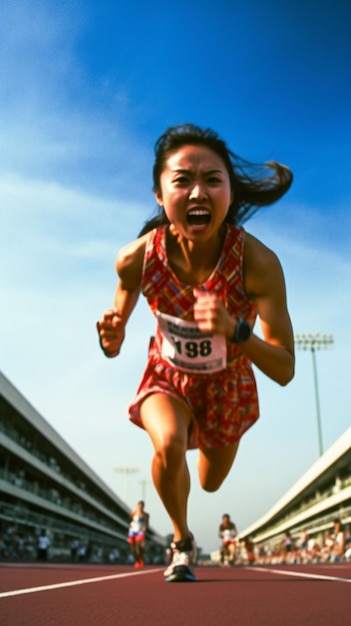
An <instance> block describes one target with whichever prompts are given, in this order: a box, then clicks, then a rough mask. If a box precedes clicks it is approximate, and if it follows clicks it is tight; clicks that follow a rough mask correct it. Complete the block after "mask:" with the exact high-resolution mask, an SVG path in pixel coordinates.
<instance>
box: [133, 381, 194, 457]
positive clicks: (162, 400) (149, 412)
mask: <svg viewBox="0 0 351 626" xmlns="http://www.w3.org/2000/svg"><path fill="white" fill-rule="evenodd" d="M140 416H141V421H142V424H143V427H144V428H145V430H146V431H147V432H148V434H149V436H150V437H151V440H152V442H153V444H154V447H155V448H156V449H157V448H159V447H165V446H167V445H170V444H172V443H175V442H176V443H178V444H182V445H183V446H184V448H185V449H186V448H187V443H188V433H189V428H190V425H191V422H192V417H191V414H190V411H189V409H188V408H187V406H186V404H185V403H184V402H183V401H182V400H180V399H177V398H175V397H173V396H171V395H168V394H166V393H153V394H150V395H149V396H147V397H146V398H145V400H144V401H143V403H142V405H141V407H140Z"/></svg>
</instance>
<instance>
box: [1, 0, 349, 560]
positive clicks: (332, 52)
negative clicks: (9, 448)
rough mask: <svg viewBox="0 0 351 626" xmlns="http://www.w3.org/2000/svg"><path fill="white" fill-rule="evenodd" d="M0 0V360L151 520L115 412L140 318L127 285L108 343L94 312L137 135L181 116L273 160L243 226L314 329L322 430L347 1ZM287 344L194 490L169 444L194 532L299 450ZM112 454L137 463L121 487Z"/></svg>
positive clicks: (301, 434) (329, 362)
mask: <svg viewBox="0 0 351 626" xmlns="http://www.w3.org/2000/svg"><path fill="white" fill-rule="evenodd" d="M0 14H1V21H0V136H1V145H2V149H1V151H0V210H1V231H0V255H1V257H0V260H1V263H0V273H1V285H0V290H1V291H0V296H1V308H0V314H1V325H0V354H1V363H0V367H1V370H2V371H3V373H4V374H5V376H7V377H8V378H9V379H10V380H11V382H12V383H13V384H14V385H15V386H16V387H17V388H18V389H19V391H20V392H21V393H23V394H24V395H25V396H26V397H27V399H28V400H29V401H30V402H31V403H32V404H33V405H34V406H35V408H36V409H37V410H38V411H39V412H40V413H41V414H42V415H43V416H44V417H45V419H47V420H48V421H49V422H50V424H51V425H52V426H53V427H54V428H55V429H56V430H57V431H58V432H59V433H60V435H62V436H63V437H64V438H65V439H66V440H67V441H68V442H69V443H70V444H71V445H72V446H73V448H74V449H75V450H76V451H77V452H78V454H80V455H81V456H82V458H84V460H85V461H87V462H88V463H89V464H90V465H91V466H92V468H93V469H94V470H95V471H96V472H97V473H98V474H99V475H100V476H101V477H102V478H103V479H104V480H105V481H106V483H108V484H109V485H110V486H111V487H112V488H113V489H115V490H116V492H117V493H118V494H119V495H120V496H121V497H122V498H124V497H125V498H126V499H127V500H128V504H129V505H130V506H132V505H134V504H135V502H136V501H137V499H139V498H140V497H141V496H142V495H143V491H142V490H143V488H144V489H145V492H144V493H145V495H146V504H147V509H148V510H149V511H150V513H151V521H152V524H153V526H154V527H155V528H156V529H157V530H158V531H159V532H161V533H168V532H170V526H169V523H168V520H167V517H166V515H165V513H164V512H163V509H162V507H161V505H160V503H159V501H158V498H157V496H156V494H155V492H154V489H153V487H152V484H151V478H150V471H149V466H150V460H151V452H152V450H151V444H150V443H149V441H148V438H147V436H146V435H145V434H144V433H143V432H142V431H141V430H139V429H137V428H136V427H134V426H132V425H131V424H129V422H128V419H127V416H126V407H127V405H128V403H129V401H130V399H131V398H132V396H133V393H134V391H135V388H136V386H137V383H138V380H139V377H140V375H141V372H142V370H143V367H144V364H145V360H146V351H147V345H148V338H149V335H150V334H152V332H153V329H154V321H153V319H152V317H151V314H150V313H149V312H148V310H147V308H146V305H145V304H144V303H143V302H142V301H140V302H139V304H138V308H137V310H136V311H135V312H134V314H133V317H132V319H131V321H130V324H129V326H128V334H127V338H126V341H125V344H124V348H123V352H122V354H121V356H120V357H119V359H118V360H114V361H113V362H112V361H107V360H105V359H104V358H103V357H102V355H101V354H100V352H99V349H98V344H97V336H96V334H95V329H94V324H95V321H96V319H99V318H100V315H101V313H102V311H103V309H105V308H106V307H109V306H110V305H111V303H112V299H113V293H114V289H115V282H116V278H115V274H114V259H115V256H116V252H117V250H118V249H119V248H120V247H121V246H122V245H124V244H125V243H127V242H128V241H130V240H132V239H133V238H134V237H135V236H136V234H137V232H138V230H139V228H140V226H141V225H142V224H143V222H144V221H145V220H146V219H147V218H148V217H149V216H150V215H151V214H152V212H153V210H154V206H155V202H154V199H153V196H152V192H151V186H152V181H151V170H152V164H153V145H154V142H155V141H156V139H157V138H158V136H159V135H160V134H161V133H162V132H163V131H164V130H165V129H166V128H167V127H168V126H169V125H171V124H176V123H180V122H184V121H190V122H193V123H196V124H199V125H204V126H209V127H212V128H213V129H215V130H216V131H217V132H219V134H220V135H222V136H223V138H224V139H225V140H226V141H227V142H228V144H229V145H230V147H231V148H232V150H233V151H234V152H237V153H238V154H239V155H241V156H243V157H245V158H247V159H249V160H252V161H260V162H261V161H264V160H270V159H276V160H278V161H281V162H283V163H286V164H287V165H289V166H290V167H291V169H292V170H293V172H294V176H295V179H294V184H293V187H292V188H291V190H290V192H289V193H288V194H287V195H286V197H285V198H284V199H283V200H282V201H280V202H279V203H278V204H276V205H274V206H273V207H268V208H266V209H264V210H262V211H261V212H260V213H259V214H258V215H256V216H255V217H254V218H253V219H251V220H250V221H249V222H248V223H247V224H246V228H247V230H249V231H250V232H251V233H252V234H254V235H255V236H256V237H258V238H259V239H261V240H262V241H263V242H264V243H265V244H266V245H268V246H269V247H271V248H272V249H273V250H274V251H275V252H276V253H277V254H278V256H279V257H280V259H281V262H282V265H283V268H284V271H285V276H286V282H287V291H288V301H289V309H290V314H291V317H292V321H293V325H294V330H295V333H303V332H312V333H318V332H319V333H331V334H333V337H334V345H333V347H332V348H331V349H329V350H326V351H321V352H318V353H317V368H318V382H319V392H320V404H321V417H322V427H323V439H324V446H325V448H327V447H329V446H330V445H331V444H332V443H334V441H335V440H336V439H337V438H338V437H339V436H341V435H342V434H343V433H344V432H345V431H346V429H347V428H348V426H349V425H350V409H349V397H348V385H349V378H350V376H349V355H350V351H351V340H350V323H349V320H348V313H349V306H350V276H351V252H350V203H351V202H350V201H351V192H350V170H351V159H350V139H351V106H350V105H351V102H350V92H351V86H350V67H351V43H350V36H349V33H350V26H351V9H350V7H348V6H347V3H345V2H344V1H343V0H336V1H334V2H331V1H330V2H327V1H326V0H323V1H320V2H313V1H311V0H304V1H303V0H295V1H294V2H293V3H282V2H278V1H275V0H268V1H267V2H264V3H263V2H261V1H260V0H248V1H247V2H245V3H240V4H239V3H234V2H232V1H229V0H228V1H226V2H225V1H223V0H217V2H216V3H215V4H214V3H213V2H207V0H202V1H200V0H199V1H198V0H195V1H191V0H187V1H186V2H185V0H179V1H178V2H177V3H175V4H171V5H169V4H167V3H164V2H159V1H158V0H156V1H155V2H153V3H144V2H141V1H140V2H137V1H136V0H130V2H128V3H124V2H120V1H115V2H112V1H105V2H104V1H102V2H98V1H97V0H86V1H84V2H83V1H78V0H77V1H72V2H66V1H57V0H55V2H54V1H50V0H47V1H46V0H42V1H35V0H27V1H26V0H24V1H21V0H18V1H16V2H12V1H10V0H8V1H7V0H0ZM296 356H297V362H296V376H295V379H294V380H293V382H292V383H291V384H290V385H289V386H288V387H286V388H280V387H279V386H277V385H276V384H275V383H273V382H272V381H270V380H268V379H266V378H265V377H264V376H263V375H261V374H260V373H259V372H258V373H257V380H258V386H259V392H260V404H261V418H260V420H259V422H258V423H257V424H256V425H255V426H254V427H253V428H252V429H251V430H250V431H249V432H248V433H247V434H246V435H245V437H244V439H243V441H242V443H241V447H240V450H239V454H238V457H237V460H236V463H235V465H234V467H233V469H232V472H231V474H230V477H229V478H228V479H227V481H226V483H225V484H224V485H223V487H222V488H221V490H220V491H219V492H217V493H216V494H205V493H203V492H201V490H200V488H199V487H198V484H197V477H196V471H195V464H196V453H194V452H191V453H190V454H189V465H190V468H191V475H192V495H191V500H190V505H189V517H190V524H191V527H192V529H193V532H194V533H195V535H196V537H197V540H198V542H199V544H200V545H201V546H202V547H203V548H204V549H206V550H212V549H215V548H217V546H218V539H217V528H218V525H219V523H220V519H221V516H222V514H223V513H224V512H229V513H230V514H231V515H232V517H233V519H234V520H235V521H236V523H237V525H238V527H239V529H241V530H243V529H244V528H245V527H246V526H248V525H249V524H251V523H252V522H254V521H255V520H256V519H257V518H258V517H259V516H261V515H263V514H264V513H266V511H267V510H268V509H269V508H270V507H271V506H272V505H273V504H274V503H275V502H276V501H277V499H278V498H279V497H280V496H282V495H283V494H284V493H285V491H286V490H287V489H288V488H290V487H291V486H292V485H293V483H294V482H295V481H296V480H297V479H298V478H300V476H301V475H302V474H303V473H304V472H305V471H306V470H307V469H308V468H309V467H310V465H311V464H312V463H313V462H314V461H315V460H316V459H317V457H318V440H317V427H316V408H315V397H314V387H313V370H312V360H311V354H310V353H309V352H304V351H297V355H296ZM116 467H136V468H138V469H139V472H138V473H137V474H133V475H131V476H130V478H129V481H128V488H127V489H126V485H125V481H124V476H123V474H119V473H117V472H116V471H115V468H116ZM145 481H147V482H145Z"/></svg>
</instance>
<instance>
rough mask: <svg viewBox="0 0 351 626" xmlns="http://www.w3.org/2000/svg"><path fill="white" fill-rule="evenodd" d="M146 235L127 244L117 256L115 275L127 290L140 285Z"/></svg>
mask: <svg viewBox="0 0 351 626" xmlns="http://www.w3.org/2000/svg"><path fill="white" fill-rule="evenodd" d="M147 237H148V233H147V234H146V235H143V237H139V238H138V239H135V240H134V241H132V242H131V243H129V244H127V245H126V246H124V247H123V248H121V250H120V251H119V252H118V254H117V258H116V270H117V274H118V276H119V278H120V280H121V282H122V283H123V285H124V286H125V288H127V289H131V288H135V287H137V286H138V285H139V284H140V281H141V273H142V269H143V261H144V254H145V245H146V240H147Z"/></svg>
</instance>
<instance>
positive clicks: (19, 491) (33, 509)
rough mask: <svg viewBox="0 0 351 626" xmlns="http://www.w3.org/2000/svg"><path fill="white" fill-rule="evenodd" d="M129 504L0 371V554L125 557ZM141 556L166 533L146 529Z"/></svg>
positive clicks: (150, 555) (152, 558) (154, 557)
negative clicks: (43, 548)
mask: <svg viewBox="0 0 351 626" xmlns="http://www.w3.org/2000/svg"><path fill="white" fill-rule="evenodd" d="M129 513H130V511H129V508H128V507H127V505H126V504H125V503H124V502H123V501H122V500H120V499H119V497H118V496H117V495H116V494H115V493H114V492H113V491H112V490H111V489H110V488H109V487H108V486H107V485H106V484H104V482H103V481H102V480H101V479H100V478H99V476H97V475H96V474H95V473H94V472H93V471H92V469H91V468H90V467H89V466H88V465H87V464H86V463H85V462H84V461H83V460H82V459H81V458H80V457H79V456H78V455H77V454H76V452H75V451H74V450H73V449H72V448H71V447H70V446H69V445H68V444H67V443H66V441H64V439H62V438H61V437H60V435H59V434H58V433H57V432H56V431H55V430H54V429H53V428H52V427H51V426H50V424H49V423H48V422H47V421H46V420H45V419H44V418H43V417H42V416H41V415H40V414H39V413H38V412H37V411H36V410H35V409H34V407H33V406H32V405H31V404H30V403H29V402H28V401H27V400H26V399H25V398H24V397H23V396H22V395H21V394H20V393H19V391H18V390H17V389H16V388H15V387H14V386H13V385H12V384H11V382H10V381H9V380H8V379H7V378H6V377H5V376H4V375H3V374H2V373H1V372H0V541H1V543H0V554H1V558H23V559H29V560H30V559H33V558H34V559H35V558H36V554H37V545H38V543H37V542H38V538H39V536H40V535H41V534H43V532H44V533H45V535H46V536H47V538H48V542H50V543H49V552H48V554H49V558H50V560H57V561H66V560H84V561H90V562H95V563H98V562H116V563H125V562H127V561H128V557H129V558H130V555H129V552H130V550H129V545H128V543H127V532H128V526H129ZM147 539H148V540H147V542H146V548H147V552H146V561H147V562H149V563H158V562H161V561H162V562H163V558H164V552H165V547H166V539H165V538H164V537H162V536H160V535H158V534H157V533H156V532H155V530H153V529H152V528H149V530H148V534H147Z"/></svg>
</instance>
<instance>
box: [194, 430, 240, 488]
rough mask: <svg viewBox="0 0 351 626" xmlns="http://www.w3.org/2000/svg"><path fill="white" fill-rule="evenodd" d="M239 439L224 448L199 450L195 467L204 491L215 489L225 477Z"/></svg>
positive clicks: (232, 460) (236, 449) (231, 463)
mask: <svg viewBox="0 0 351 626" xmlns="http://www.w3.org/2000/svg"><path fill="white" fill-rule="evenodd" d="M238 447H239V441H236V442H235V443H233V444H231V445H230V446H225V447H224V448H208V449H207V450H200V451H199V458H198V461H197V469H198V473H199V479H200V484H201V487H202V488H203V489H205V490H206V491H217V489H219V487H220V486H221V484H222V483H223V481H224V479H225V478H226V477H227V475H228V473H229V471H230V469H231V467H232V465H233V462H234V459H235V456H236V453H237V451H238Z"/></svg>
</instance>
